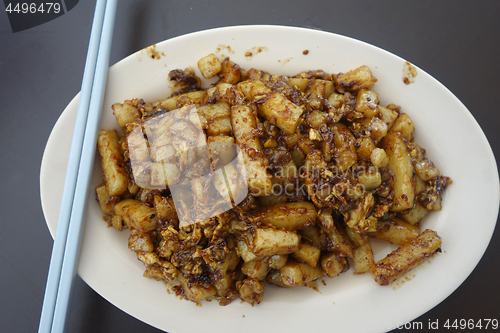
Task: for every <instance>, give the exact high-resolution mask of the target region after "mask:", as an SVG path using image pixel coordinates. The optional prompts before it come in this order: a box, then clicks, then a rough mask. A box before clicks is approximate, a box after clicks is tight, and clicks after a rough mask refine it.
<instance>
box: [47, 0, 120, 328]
mask: <svg viewBox="0 0 500 333" xmlns="http://www.w3.org/2000/svg"><path fill="white" fill-rule="evenodd" d="M116 7H117V0H97V3H96V8H95V12H94V21H93V23H92V30H91V34H90V42H89V48H88V51H87V60H86V62H85V70H84V74H83V80H82V90H81V93H80V100H79V103H78V112H77V116H76V121H75V128H74V132H73V139H72V142H71V150H70V154H69V159H68V167H67V171H66V178H65V182H64V188H63V196H62V200H61V207H60V209H59V218H58V222H57V229H56V235H55V239H54V245H53V248H52V256H51V259H50V266H49V273H48V277H47V285H46V287H45V296H44V301H43V306H42V313H41V316H40V325H39V328H38V332H39V333H48V332H64V331H65V330H66V326H67V321H68V313H69V307H70V302H71V295H72V289H73V283H74V278H75V275H76V270H77V267H78V259H79V254H80V247H81V239H82V233H83V222H84V221H85V213H86V207H87V199H88V193H89V189H90V180H91V177H92V169H93V165H94V157H95V152H96V141H97V132H98V129H99V123H100V119H101V109H102V103H103V99H104V91H105V87H106V79H107V73H108V64H109V54H110V50H111V42H112V37H113V28H114V22H115V15H116Z"/></svg>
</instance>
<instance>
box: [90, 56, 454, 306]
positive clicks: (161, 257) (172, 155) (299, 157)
mask: <svg viewBox="0 0 500 333" xmlns="http://www.w3.org/2000/svg"><path fill="white" fill-rule="evenodd" d="M198 68H199V69H200V71H201V73H202V75H203V76H204V77H205V78H210V77H214V76H217V77H218V78H219V80H218V81H217V82H216V83H215V84H213V85H212V86H211V87H210V88H209V89H206V90H204V89H201V80H200V78H199V77H197V76H196V75H195V74H194V70H193V69H192V68H187V69H185V70H174V71H171V72H170V74H169V80H170V81H171V82H172V83H173V89H172V90H173V94H172V96H171V97H170V98H167V99H165V100H161V101H157V102H145V101H143V100H142V99H132V100H126V101H125V102H124V103H123V104H120V103H117V104H114V105H113V106H112V108H113V113H114V115H115V117H116V120H117V122H118V124H119V126H120V127H121V128H122V130H123V133H124V134H125V135H124V136H122V137H120V136H119V134H118V132H117V131H116V130H104V129H103V130H101V131H100V132H99V136H98V147H97V148H98V151H99V153H100V156H101V162H102V167H103V176H104V183H103V184H101V185H99V186H98V187H97V188H96V193H97V199H98V201H99V204H100V206H101V209H102V211H103V212H104V213H105V214H106V215H109V216H108V217H107V221H108V223H109V225H110V226H112V227H114V228H116V229H117V230H123V229H129V230H130V237H129V241H128V247H129V249H130V250H132V251H135V252H136V254H137V258H138V259H139V260H140V261H142V262H143V263H144V265H145V266H146V271H145V272H144V276H145V277H148V278H152V279H156V280H161V281H166V282H169V283H173V284H174V285H175V287H174V290H175V291H176V293H177V294H178V295H180V296H182V297H184V298H185V299H188V300H191V301H194V302H198V301H200V300H202V299H205V298H210V297H213V298H215V299H217V300H218V301H219V303H220V305H227V304H229V303H230V302H231V301H232V300H233V299H234V298H236V297H238V296H239V297H240V298H241V299H242V300H244V301H246V302H248V303H250V304H252V306H253V305H254V304H255V303H260V302H261V300H262V298H263V292H264V286H265V284H264V280H265V281H267V282H268V283H270V284H274V285H277V286H280V287H285V288H288V287H294V286H303V285H307V284H308V283H310V282H312V281H314V280H317V279H319V278H322V277H325V276H326V277H329V278H333V277H335V276H337V275H339V274H340V273H342V272H345V271H347V270H348V269H349V267H350V265H352V266H353V268H354V272H355V273H356V274H362V273H365V272H369V273H370V274H371V275H372V276H373V278H374V280H375V281H376V282H377V283H378V284H380V285H387V284H389V283H391V282H393V281H394V280H396V279H397V278H398V277H400V276H401V275H402V274H404V273H405V272H407V271H408V270H410V269H412V268H413V267H415V266H416V265H418V264H419V263H420V262H422V261H423V260H424V259H426V258H428V257H429V256H432V255H433V254H434V253H436V252H439V251H440V248H441V238H440V237H439V236H438V235H437V234H436V232H435V231H432V230H428V229H427V230H423V231H422V230H421V227H420V224H421V223H420V221H421V220H422V218H423V217H424V216H425V215H426V214H427V213H428V212H429V211H435V210H440V209H441V195H442V192H443V191H444V190H445V188H446V187H447V186H448V185H449V184H451V180H450V179H449V178H448V177H444V176H441V175H440V173H439V171H438V169H437V168H436V167H435V166H434V165H433V163H432V162H431V161H429V160H428V159H427V158H426V157H425V150H424V149H423V148H422V147H420V146H419V145H418V144H417V143H415V142H414V140H413V137H412V133H413V132H414V126H413V122H412V120H411V119H410V117H409V116H408V115H407V114H405V113H403V112H402V110H401V108H400V107H399V106H396V105H394V104H390V105H388V106H387V107H384V106H381V105H379V98H378V95H377V93H376V92H374V91H372V90H370V89H369V88H370V86H372V85H373V84H374V83H375V82H376V81H377V79H376V78H374V77H373V75H372V73H371V71H370V69H369V68H368V67H367V66H361V67H359V68H356V69H354V70H352V71H349V72H347V73H340V74H328V73H325V72H324V71H322V70H313V71H305V72H302V73H299V74H297V75H295V76H283V75H273V74H269V73H267V72H264V71H261V70H257V69H250V70H248V71H247V70H244V69H242V68H240V67H239V66H238V65H237V64H235V63H233V62H232V61H231V60H230V59H229V58H226V59H224V60H222V61H221V60H219V59H218V58H217V57H216V56H215V55H214V54H210V55H208V56H206V57H204V58H202V59H201V60H200V61H199V62H198ZM235 147H237V149H235ZM231 161H237V162H238V165H237V166H236V167H235V166H234V165H233V166H232V167H231V168H229V167H224V166H230V165H231V164H230V162H231ZM221 168H225V173H221V172H217V170H221ZM238 173H241V174H243V178H242V179H243V182H241V179H240V180H238V177H237V174H238ZM207 175H209V176H207ZM210 175H211V176H210ZM208 178H210V180H212V181H213V182H211V183H210V182H207V181H206V180H207V179H208ZM224 184H226V185H227V184H229V185H228V187H229V188H228V187H227V186H223V185H224ZM178 185H182V186H184V187H183V188H184V190H183V191H184V192H182V191H177V192H175V193H181V194H179V195H178V196H177V198H176V197H175V196H174V195H173V194H174V188H176V186H178ZM214 188H215V190H214ZM186 189H187V192H186V191H185V190H186ZM245 189H246V190H245ZM211 190H212V192H210V191H211ZM182 193H188V194H190V196H189V195H184V196H183V195H182ZM207 193H212V194H210V195H208V194H207ZM213 193H215V194H213ZM238 193H243V196H242V197H241V198H239V199H237V198H236V197H237V196H238ZM221 202H226V203H229V206H228V207H229V208H228V209H223V210H220V209H219V210H218V211H217V208H218V207H219V208H220V205H219V203H221ZM181 214H182V218H181ZM200 217H201V218H200ZM370 238H376V239H381V240H384V241H388V242H390V243H393V244H396V245H399V248H398V249H396V250H394V251H393V252H392V253H390V254H389V255H387V257H385V258H383V259H382V260H380V261H378V262H374V258H373V252H372V249H371V246H370Z"/></svg>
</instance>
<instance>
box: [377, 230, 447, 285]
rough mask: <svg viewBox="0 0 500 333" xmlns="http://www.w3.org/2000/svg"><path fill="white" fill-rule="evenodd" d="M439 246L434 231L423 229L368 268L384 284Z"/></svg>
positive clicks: (378, 281)
mask: <svg viewBox="0 0 500 333" xmlns="http://www.w3.org/2000/svg"><path fill="white" fill-rule="evenodd" d="M440 248H441V237H439V236H438V235H437V233H436V232H435V231H432V230H429V229H427V230H425V231H424V232H422V233H421V234H420V235H418V236H417V237H416V238H414V239H413V240H411V242H409V243H407V244H406V245H403V246H401V247H400V248H399V249H397V250H395V251H392V252H391V253H389V254H388V255H387V257H385V258H384V259H382V260H380V261H379V262H377V263H376V264H375V265H374V266H372V267H371V268H370V273H371V274H372V276H373V278H374V279H375V281H376V282H377V283H378V284H379V285H381V286H385V285H388V284H389V283H391V282H393V281H394V280H396V279H397V278H398V277H400V276H401V275H403V274H404V273H406V272H408V271H409V270H410V269H412V268H413V267H415V266H416V265H418V264H419V263H420V262H421V261H423V260H424V259H426V258H428V257H430V256H432V255H433V254H434V253H436V252H438V251H439V250H440Z"/></svg>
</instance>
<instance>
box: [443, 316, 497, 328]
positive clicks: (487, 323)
mask: <svg viewBox="0 0 500 333" xmlns="http://www.w3.org/2000/svg"><path fill="white" fill-rule="evenodd" d="M443 327H444V328H446V329H461V330H465V329H469V330H472V329H476V330H481V329H485V330H486V329H488V328H489V329H494V330H496V329H498V319H479V320H477V321H476V320H474V319H469V320H467V319H455V320H453V321H451V320H450V319H448V320H446V322H445V323H444V325H443Z"/></svg>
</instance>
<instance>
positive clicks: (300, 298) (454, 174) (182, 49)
mask: <svg viewBox="0 0 500 333" xmlns="http://www.w3.org/2000/svg"><path fill="white" fill-rule="evenodd" d="M259 47H260V51H261V52H259ZM155 49H156V52H158V53H157V54H158V55H160V59H152V57H151V55H152V50H151V49H146V50H143V51H140V52H137V53H136V54H133V55H131V56H129V57H127V58H125V59H123V60H122V61H120V62H119V63H117V64H116V65H114V66H113V67H111V68H110V70H109V77H108V84H107V90H106V96H105V99H104V108H103V110H104V111H103V115H102V123H101V127H103V128H117V129H118V126H117V124H116V121H115V119H114V116H113V115H112V111H111V105H112V104H113V103H116V102H120V103H121V102H123V101H124V100H125V99H131V98H143V99H144V100H146V101H155V100H158V99H163V98H166V97H168V96H169V95H170V89H169V84H168V81H167V75H168V73H169V71H170V70H173V69H177V68H179V69H184V68H186V67H188V66H192V67H193V68H194V69H195V71H196V73H197V74H198V75H200V73H199V71H198V68H197V65H196V64H197V61H198V60H199V59H200V58H202V57H204V56H206V55H207V54H209V53H212V52H213V53H216V54H217V55H218V56H219V57H221V58H222V57H223V56H230V57H231V60H233V61H235V62H236V63H238V64H239V65H240V66H241V67H242V68H245V69H250V68H252V67H253V68H258V69H262V70H266V71H268V72H270V73H275V74H287V75H293V74H297V73H299V72H300V71H303V70H309V69H323V70H325V71H326V72H329V73H338V72H346V71H348V70H351V69H354V68H356V67H358V66H360V65H367V66H369V67H370V68H371V70H372V72H373V74H374V76H375V77H376V78H377V79H378V82H377V83H376V84H375V86H374V90H376V91H377V92H378V93H379V94H380V100H381V104H382V105H386V104H388V103H395V104H397V105H401V106H402V110H403V111H404V112H406V113H408V114H409V115H410V116H411V118H412V119H413V121H414V123H415V127H416V132H415V140H416V142H418V143H419V144H420V145H421V146H423V147H425V148H426V149H427V155H428V157H429V158H430V159H431V160H432V161H434V162H435V164H436V165H437V167H438V168H439V170H441V172H442V174H444V175H447V176H450V177H451V178H452V179H453V184H452V185H451V186H450V187H449V188H448V190H447V191H446V193H445V195H444V198H443V204H444V208H443V210H441V211H440V212H432V213H430V214H429V215H428V216H427V217H426V219H425V220H424V223H423V228H430V229H433V230H436V231H437V232H438V234H439V235H440V236H441V237H442V239H443V245H442V249H443V253H441V254H439V255H437V256H435V257H434V258H433V259H432V260H431V263H430V264H429V263H428V262H425V263H424V264H423V265H421V266H422V267H423V269H422V268H420V267H419V268H418V269H414V270H413V271H411V272H410V273H409V274H407V276H406V277H405V279H403V280H402V281H400V282H399V283H396V284H395V285H393V286H392V287H391V286H389V287H380V286H378V285H377V284H376V283H375V282H374V281H373V279H372V277H371V276H370V275H369V274H365V275H359V276H355V275H353V274H352V271H351V272H347V273H344V274H341V276H339V277H336V278H334V279H326V280H325V282H326V286H324V285H323V284H322V283H319V284H318V288H319V291H320V292H317V291H314V290H313V289H311V288H306V287H299V288H292V289H280V288H277V287H274V286H269V285H267V286H266V291H265V296H264V301H263V302H262V303H261V304H260V305H258V306H254V307H251V306H250V305H248V304H246V303H245V304H243V303H241V302H240V301H239V300H235V301H234V302H233V303H232V304H230V305H228V306H226V307H221V306H219V304H218V302H216V301H212V302H203V306H202V307H200V306H196V305H195V304H194V303H191V302H187V301H181V300H179V299H178V298H176V297H175V296H174V295H172V294H169V293H167V291H166V288H165V286H164V285H163V284H162V283H160V282H157V281H154V280H150V279H146V278H144V277H143V276H142V274H143V272H144V266H143V264H142V263H141V262H139V261H138V260H137V259H136V257H135V254H134V253H133V252H131V251H129V250H128V248H127V238H128V232H127V231H124V232H117V231H116V230H114V229H113V228H107V226H106V223H105V222H104V221H103V218H102V213H101V211H100V209H99V206H98V204H97V202H96V201H95V199H94V197H95V195H94V191H93V189H94V188H95V186H96V185H98V184H99V183H100V182H101V181H102V180H101V179H102V178H101V177H102V174H101V170H100V166H99V165H96V166H95V168H94V177H93V179H92V186H91V188H92V191H91V193H90V195H89V207H88V213H87V221H86V226H85V232H84V235H83V245H82V252H81V258H80V264H79V268H78V273H79V274H80V276H81V277H82V278H83V280H85V282H86V283H87V284H88V285H89V286H91V287H92V288H93V289H94V290H95V291H96V292H98V293H99V294H100V295H102V296H103V297H104V298H106V299H107V300H109V301H110V302H111V303H113V304H114V305H115V306H117V307H118V308H120V309H122V310H123V311H125V312H127V313H129V314H130V315H132V316H134V317H136V318H138V319H140V320H142V321H144V322H146V323H148V324H150V325H152V326H155V327H157V328H160V329H163V330H166V331H169V332H174V333H176V332H184V333H186V332H200V331H205V330H206V328H207V327H208V326H209V327H217V331H218V332H234V331H239V332H250V331H251V332H259V331H266V332H273V331H278V330H279V331H281V332H291V333H292V332H307V331H315V330H317V329H326V330H327V331H328V332H331V331H338V332H383V331H388V330H390V329H393V328H395V327H397V326H398V324H400V323H405V322H407V321H410V320H412V319H414V318H416V317H418V316H420V315H421V314H423V313H425V312H426V311H428V310H430V309H431V308H433V307H434V306H436V305H437V304H438V303H440V302H441V301H442V300H444V299H445V298H446V297H447V296H448V295H450V294H451V293H452V292H453V291H454V290H455V289H456V288H458V287H459V286H460V284H461V283H462V282H463V281H464V280H465V279H466V278H467V276H468V275H469V274H470V273H471V272H472V270H473V269H474V267H475V266H476V264H477V263H478V262H479V260H480V259H481V256H482V255H483V253H484V251H485V250H486V247H487V245H488V243H489V241H490V238H491V235H492V233H493V229H494V227H495V223H496V219H497V213H498V205H499V182H498V173H497V168H496V163H495V159H494V157H493V153H492V151H491V148H490V146H489V144H488V142H487V140H486V138H485V136H484V134H483V132H482V131H481V129H480V127H479V125H478V124H477V123H476V121H475V120H474V118H473V117H472V115H471V114H470V113H469V112H468V111H467V109H466V108H465V106H464V105H463V104H462V103H461V102H460V101H459V100H458V99H457V98H456V97H455V96H454V95H453V94H452V93H451V92H450V91H449V90H447V89H446V88H445V87H444V86H443V85H441V84H440V83H439V82H438V81H436V80H435V79H434V78H432V77H431V76H430V75H428V74H427V73H425V72H424V71H422V70H421V69H417V70H418V75H417V77H416V78H415V82H414V83H412V84H410V85H405V84H404V83H403V81H402V76H403V64H404V60H403V59H401V58H399V57H397V56H395V55H393V54H391V53H389V52H387V51H384V50H382V49H379V48H377V47H374V46H372V45H369V44H366V43H363V42H360V41H357V40H354V39H350V38H347V37H343V36H339V35H335V34H332V33H326V32H322V31H316V30H310V29H302V28H291V27H282V26H238V27H228V28H219V29H213V30H207V31H201V32H197V33H192V34H188V35H184V36H180V37H177V38H173V39H170V40H167V41H164V42H162V43H159V44H157V45H156V48H155ZM305 50H308V51H309V52H308V54H307V55H304V54H303V51H305ZM247 52H252V54H253V55H252V56H251V57H246V56H245V54H246V53H247ZM200 76H201V75H200ZM204 84H205V86H207V84H208V83H207V81H206V80H205V81H204ZM77 104H78V96H76V97H75V98H74V99H73V100H72V101H71V103H70V104H69V105H68V106H67V108H66V109H65V110H64V112H63V113H62V115H61V117H60V118H59V120H58V121H57V123H56V125H55V126H54V129H53V130H52V133H51V135H50V138H49V140H48V142H47V146H46V148H45V152H44V156H43V161H42V167H41V174H40V185H41V199H42V207H43V212H44V214H45V218H46V221H47V225H48V227H49V229H50V232H51V234H52V236H53V235H54V233H55V229H56V224H57V216H58V211H59V206H60V201H61V195H62V188H63V182H64V175H65V171H66V165H67V157H68V155H69V148H70V141H71V137H72V129H73V126H74V119H75V115H76V111H77ZM97 161H98V160H97ZM97 164H99V163H97ZM472 175H473V176H472ZM471 221H475V222H476V223H480V224H481V226H477V227H475V228H473V232H471V228H470V222H471ZM388 250H389V247H387V246H380V244H378V245H377V246H376V247H375V248H374V252H375V259H376V260H379V259H381V258H382V257H383V256H384V255H385V253H386V252H387V251H388ZM457 263H460V264H457ZM403 282H405V283H403ZM361 318H362V319H361ZM249 323H251V325H249Z"/></svg>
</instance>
